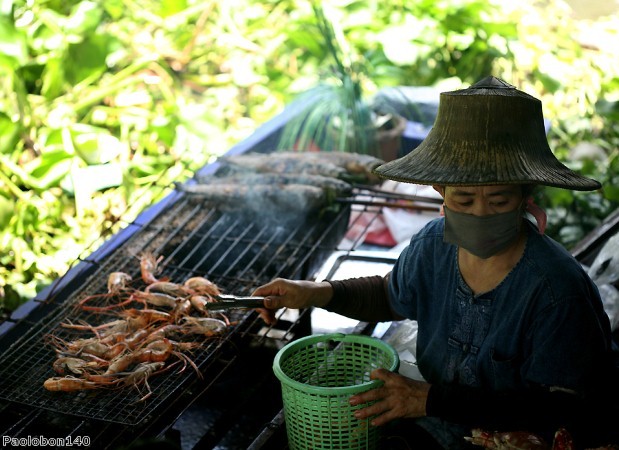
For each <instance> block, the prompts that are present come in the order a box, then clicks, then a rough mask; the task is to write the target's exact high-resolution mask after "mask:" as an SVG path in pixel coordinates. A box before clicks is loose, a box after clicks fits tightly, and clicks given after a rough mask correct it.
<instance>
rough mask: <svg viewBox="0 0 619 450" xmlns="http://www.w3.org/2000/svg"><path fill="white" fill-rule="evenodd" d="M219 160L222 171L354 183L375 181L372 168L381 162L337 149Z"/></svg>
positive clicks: (248, 154) (255, 155)
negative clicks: (318, 177)
mask: <svg viewBox="0 0 619 450" xmlns="http://www.w3.org/2000/svg"><path fill="white" fill-rule="evenodd" d="M344 155H346V156H344ZM220 161H221V162H222V163H224V171H225V170H226V169H230V170H231V171H234V170H236V171H241V172H243V171H245V172H247V171H250V172H260V173H288V174H296V175H300V174H305V175H322V176H326V177H331V178H339V179H341V180H346V181H354V182H358V183H376V182H378V181H379V179H378V177H376V176H375V175H374V174H372V170H373V169H374V168H375V167H377V166H378V165H380V164H381V163H383V161H382V160H380V159H378V158H374V157H371V156H368V155H359V154H355V153H341V152H302V153H297V152H278V153H273V154H264V153H245V154H243V155H235V156H227V157H223V158H220Z"/></svg>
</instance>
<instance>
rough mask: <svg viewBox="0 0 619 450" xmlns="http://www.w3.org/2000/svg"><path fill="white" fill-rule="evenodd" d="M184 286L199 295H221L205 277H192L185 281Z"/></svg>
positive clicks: (215, 286)
mask: <svg viewBox="0 0 619 450" xmlns="http://www.w3.org/2000/svg"><path fill="white" fill-rule="evenodd" d="M183 286H185V287H186V288H188V289H190V290H191V291H193V293H195V294H198V295H211V296H215V295H220V294H221V291H220V290H219V288H218V287H217V285H215V284H214V283H213V282H212V281H209V280H207V279H206V278H204V277H192V278H188V279H187V280H185V282H184V283H183Z"/></svg>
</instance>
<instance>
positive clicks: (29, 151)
mask: <svg viewBox="0 0 619 450" xmlns="http://www.w3.org/2000/svg"><path fill="white" fill-rule="evenodd" d="M614 5H615V6H616V4H614ZM609 6H610V7H609ZM323 7H324V11H325V13H326V14H327V16H328V17H329V19H330V20H331V21H332V23H333V24H334V26H335V27H336V29H337V31H338V32H339V33H341V37H342V38H343V42H345V43H346V45H347V49H346V50H347V55H348V57H350V59H351V61H352V62H353V63H354V64H359V66H361V65H362V66H363V73H364V75H365V76H364V78H363V80H362V83H363V89H364V91H365V92H368V93H370V94H371V93H374V92H376V91H377V90H379V89H381V88H385V87H388V86H436V87H437V88H438V89H441V90H448V89H457V88H461V87H466V86H468V85H469V84H471V83H474V82H475V81H478V80H479V79H481V78H483V77H485V76H487V75H489V74H492V75H495V76H498V77H500V78H503V79H505V80H506V81H507V82H509V83H511V84H513V85H516V86H517V87H518V88H520V89H522V90H524V91H526V92H528V93H530V94H532V95H534V96H536V97H538V98H540V99H541V100H542V101H543V103H544V114H545V116H546V117H547V118H548V119H549V120H550V121H551V123H552V126H551V130H550V133H549V138H550V141H551V148H552V149H553V150H554V151H555V154H556V155H557V157H559V159H561V160H562V161H564V162H566V164H568V165H569V166H570V167H572V168H574V169H576V170H578V171H580V172H581V173H583V174H584V175H587V176H590V177H593V178H596V179H598V180H599V181H601V182H602V183H603V185H604V188H603V190H601V191H599V192H591V193H589V192H587V193H582V192H578V193H576V192H571V191H563V190H559V189H546V190H544V191H543V192H542V194H541V195H540V198H539V199H538V203H540V204H541V205H542V206H544V207H545V208H546V209H547V212H548V213H549V228H548V231H547V233H548V234H549V235H551V236H552V237H554V238H555V239H557V240H559V241H560V242H562V243H563V244H564V245H565V246H566V247H568V248H569V247H571V246H573V245H574V244H575V243H577V242H578V241H579V240H580V239H582V238H583V237H584V236H585V235H586V234H587V233H588V232H589V231H591V230H592V229H593V228H594V227H595V226H597V225H598V224H600V222H601V221H602V220H603V219H604V218H605V217H607V216H608V215H609V214H610V213H611V212H613V211H614V210H615V209H616V208H617V206H618V205H619V170H618V169H619V162H618V161H617V153H618V148H619V145H618V144H619V125H618V124H619V120H618V119H619V106H618V101H619V46H617V45H616V44H617V42H619V18H618V15H617V9H619V8H616V7H613V2H610V1H603V2H599V4H597V9H596V4H595V2H587V3H586V4H584V6H583V2H576V1H575V0H574V1H573V2H572V6H570V5H568V4H567V3H564V2H562V1H558V0H547V1H533V0H523V1H520V2H513V1H511V0H502V1H500V0H494V1H488V0H482V1H476V0H443V1H440V0H439V1H437V0H419V1H414V2H411V1H405V0H392V1H388V2H385V1H380V2H379V1H372V0H364V1H350V0H349V1H343V0H342V1H339V0H332V1H326V2H324V3H323ZM328 65H329V61H328V52H327V49H326V48H325V45H324V40H323V39H322V36H321V35H320V33H319V32H318V29H317V27H316V19H315V16H314V14H313V12H312V3H311V1H310V0H304V1H303V0H260V1H258V0H227V1H216V0H202V1H198V0H195V1H192V0H98V1H74V0H36V1H35V0H26V1H23V0H0V258H1V260H2V261H1V264H0V311H1V313H2V315H4V314H7V313H8V312H10V311H11V310H13V309H14V308H15V307H16V306H17V305H19V304H20V303H21V302H23V301H24V300H26V299H28V298H31V297H33V296H34V295H35V294H36V292H37V291H38V290H40V289H41V288H42V287H43V286H45V285H48V284H49V283H50V282H51V280H53V279H54V278H56V277H58V276H60V275H62V274H64V273H65V272H66V271H67V270H68V269H69V267H70V265H71V264H72V263H73V262H74V261H76V260H77V259H78V258H84V257H86V256H87V255H88V254H90V253H91V252H92V251H94V250H95V249H96V248H97V247H98V246H99V245H100V244H101V243H102V242H103V241H104V240H105V239H106V238H108V237H109V236H110V235H111V234H113V233H115V232H117V231H118V230H119V229H121V228H123V227H124V226H126V225H127V224H128V223H129V222H131V220H132V219H134V218H135V217H136V215H137V214H139V212H140V211H142V210H143V209H144V208H146V207H147V206H148V205H151V204H153V203H154V202H157V201H158V200H160V199H161V198H163V196H165V195H166V194H168V193H169V192H170V190H171V189H172V187H173V184H172V182H173V181H182V180H184V179H186V178H188V177H191V176H192V175H193V172H194V171H195V170H196V169H198V168H200V167H202V166H203V165H204V164H205V163H207V162H209V161H211V160H213V159H214V158H216V157H217V156H218V155H220V154H222V153H224V152H225V151H226V150H228V149H229V148H230V147H231V146H232V145H233V144H235V143H237V142H239V141H240V140H242V139H244V138H245V137H247V136H248V135H250V134H251V133H252V132H253V131H254V130H255V129H256V128H257V127H259V126H260V125H261V124H262V123H264V122H266V121H268V120H269V119H270V118H272V117H273V116H275V115H276V114H278V113H280V112H281V111H282V110H283V108H284V106H285V105H286V104H289V103H290V102H291V101H292V100H293V99H294V98H295V96H296V95H297V94H299V93H300V92H302V91H303V90H305V89H308V88H309V87H311V86H313V85H314V84H315V83H316V82H317V80H318V78H319V77H320V76H321V74H323V73H324V72H325V71H326V70H328V69H329V67H328Z"/></svg>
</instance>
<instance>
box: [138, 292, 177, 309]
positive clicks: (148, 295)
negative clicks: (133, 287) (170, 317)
mask: <svg viewBox="0 0 619 450" xmlns="http://www.w3.org/2000/svg"><path fill="white" fill-rule="evenodd" d="M133 298H134V299H135V300H136V301H139V302H144V303H148V304H149V305H153V306H163V307H166V308H170V309H171V308H174V307H175V306H176V303H177V298H176V297H172V296H171V295H169V294H164V293H161V292H142V291H137V292H134V293H133Z"/></svg>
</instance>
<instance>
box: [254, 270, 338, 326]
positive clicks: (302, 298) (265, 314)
mask: <svg viewBox="0 0 619 450" xmlns="http://www.w3.org/2000/svg"><path fill="white" fill-rule="evenodd" d="M252 295H254V296H261V297H264V298H265V299H264V306H265V308H260V309H257V311H258V312H259V313H260V316H261V317H262V318H263V319H264V321H265V322H266V323H267V324H268V325H272V324H274V323H275V322H276V319H275V311H276V310H277V309H279V308H293V309H301V308H309V307H311V306H317V307H322V306H325V305H326V304H327V303H329V301H330V300H331V297H332V296H333V288H332V287H331V285H330V284H329V283H327V282H326V281H323V282H322V283H316V282H313V281H303V280H285V279H283V278H277V279H275V280H273V281H271V282H270V283H267V284H265V285H264V286H260V287H259V288H258V289H256V290H255V291H254V292H253V293H252Z"/></svg>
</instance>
